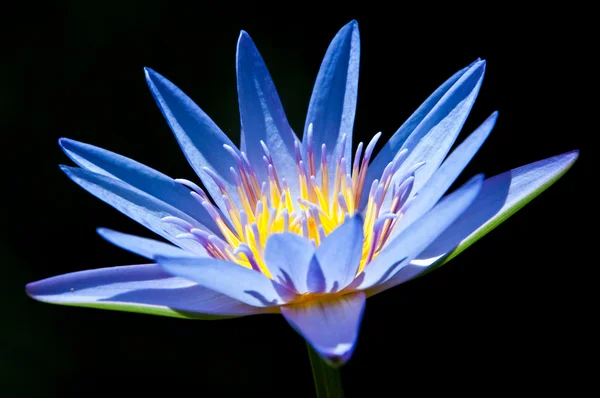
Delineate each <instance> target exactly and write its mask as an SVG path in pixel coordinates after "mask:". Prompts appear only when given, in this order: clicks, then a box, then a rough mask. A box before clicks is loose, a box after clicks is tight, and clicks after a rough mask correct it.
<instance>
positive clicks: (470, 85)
mask: <svg viewBox="0 0 600 398" xmlns="http://www.w3.org/2000/svg"><path fill="white" fill-rule="evenodd" d="M484 72H485V61H477V62H475V63H474V64H472V65H471V67H470V68H469V69H468V70H467V71H466V72H465V73H464V74H463V75H462V76H460V78H459V79H458V80H457V81H456V83H454V84H453V85H452V87H451V88H450V89H449V90H448V91H447V92H446V93H445V94H444V95H443V96H442V98H441V99H440V100H439V102H438V103H437V104H436V105H435V106H434V107H433V108H432V109H431V111H430V112H429V113H428V114H427V116H425V117H424V118H423V120H422V121H421V123H419V125H418V126H417V127H416V128H415V129H414V131H413V132H412V133H411V134H410V136H409V137H408V138H407V139H406V141H405V142H404V143H403V144H402V147H401V148H400V150H403V149H407V150H408V151H409V154H408V157H407V158H406V160H404V162H403V163H402V165H401V166H400V168H399V169H398V171H397V172H396V174H395V176H396V178H399V177H402V176H403V175H404V174H405V173H406V172H407V171H408V169H409V168H410V167H412V166H413V165H414V164H415V163H418V162H425V164H424V165H423V167H420V168H419V170H418V171H417V172H416V173H415V180H414V186H413V190H412V192H417V191H418V190H419V189H420V188H421V187H422V186H423V184H424V183H425V182H427V180H428V179H429V177H431V175H432V174H433V173H434V172H435V171H436V170H437V168H438V167H439V165H440V164H441V163H442V161H443V160H444V158H445V157H446V155H447V154H448V151H450V148H451V147H452V144H453V143H454V141H455V140H456V137H457V136H458V133H459V132H460V130H461V128H462V126H463V124H464V122H465V120H466V119H467V116H468V114H469V112H470V111H471V108H472V106H473V103H474V102H475V99H476V98H477V94H478V93H479V88H480V87H481V82H482V80H483V75H484ZM369 169H370V167H369ZM377 177H378V176H375V175H371V178H372V179H375V178H377ZM370 181H372V180H367V184H369V183H370ZM367 186H369V185H367ZM366 199H367V198H366V195H363V199H362V202H361V207H363V206H364V205H365V204H366ZM390 200H391V198H390V195H388V197H387V198H386V201H385V204H384V208H385V207H387V205H388V204H389V201H390Z"/></svg>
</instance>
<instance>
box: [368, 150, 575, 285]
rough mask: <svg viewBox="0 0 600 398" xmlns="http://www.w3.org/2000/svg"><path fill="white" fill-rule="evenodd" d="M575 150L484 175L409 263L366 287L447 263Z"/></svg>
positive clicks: (542, 185)
mask: <svg viewBox="0 0 600 398" xmlns="http://www.w3.org/2000/svg"><path fill="white" fill-rule="evenodd" d="M578 155H579V152H578V151H572V152H567V153H564V154H562V155H558V156H553V157H551V158H548V159H544V160H540V161H538V162H535V163H530V164H528V165H526V166H522V167H519V168H516V169H513V170H511V171H507V172H505V173H502V174H499V175H497V176H494V177H491V178H488V179H487V180H485V181H484V183H483V187H482V188H481V191H480V192H479V194H478V196H477V198H476V199H475V200H474V201H473V203H472V204H471V205H470V206H469V208H467V210H465V212H464V213H463V215H462V216H461V217H460V218H459V219H457V220H456V221H454V223H453V224H452V225H450V227H448V229H446V230H445V231H444V232H443V233H442V234H441V235H440V236H439V237H438V238H437V239H436V240H435V241H434V242H433V243H431V244H430V245H429V246H428V247H427V248H426V249H425V250H424V251H423V252H422V253H421V254H419V255H418V256H417V259H415V260H413V261H412V263H411V264H410V266H407V267H405V269H402V270H401V272H398V274H396V275H395V276H394V277H393V278H391V279H390V280H388V281H387V282H386V283H384V284H382V285H379V286H376V287H375V288H373V289H371V290H369V295H373V294H376V293H379V292H382V291H384V290H387V289H389V288H391V287H394V286H396V285H399V284H400V283H403V282H406V281H408V280H410V279H412V278H414V277H415V276H417V275H419V274H421V273H423V272H425V271H427V272H429V271H431V270H434V269H435V268H437V267H439V266H441V265H442V264H445V263H447V262H448V261H450V260H451V259H453V258H454V257H455V256H457V255H458V254H460V253H461V252H462V251H463V250H465V249H466V248H468V247H469V246H471V245H472V244H473V243H475V242H477V241H478V240H479V239H481V238H482V237H483V236H485V235H486V234H487V233H488V232H490V231H491V230H493V229H494V228H496V227H497V226H498V225H500V224H501V223H502V222H504V221H505V220H506V219H508V218H509V217H510V216H512V215H513V214H514V213H515V212H517V211H518V210H519V209H520V208H522V207H523V206H525V205H526V204H527V203H529V201H531V200H532V199H533V198H535V197H536V196H538V195H539V194H541V193H542V192H543V191H545V190H546V189H547V188H548V187H549V186H550V185H552V184H553V183H555V182H556V181H557V180H558V179H559V178H560V177H562V176H563V175H564V174H565V173H566V172H567V170H568V169H569V168H570V167H571V166H572V165H573V163H574V162H575V160H577V157H578Z"/></svg>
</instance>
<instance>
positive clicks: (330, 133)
mask: <svg viewBox="0 0 600 398" xmlns="http://www.w3.org/2000/svg"><path fill="white" fill-rule="evenodd" d="M359 58H360V37H359V33H358V23H357V22H356V21H351V22H349V23H348V24H346V25H345V26H344V27H343V28H342V29H340V31H339V32H338V33H337V34H336V35H335V37H334V38H333V40H332V41H331V44H330V45H329V48H328V49H327V52H326V53H325V57H324V59H323V62H322V63H321V68H320V69H319V74H318V75H317V80H316V82H315V86H314V88H313V92H312V96H311V98H310V104H309V106H308V114H307V116H306V124H305V126H304V135H303V137H302V140H303V142H302V145H303V149H304V151H305V153H306V149H307V140H306V134H307V131H308V126H309V125H310V124H311V123H312V124H313V142H314V143H315V145H316V146H317V148H319V147H320V146H321V144H325V145H326V147H327V148H326V149H327V161H328V162H329V164H330V165H333V164H335V163H334V159H335V158H336V156H337V154H338V153H340V151H341V152H342V153H343V154H344V157H345V158H346V160H347V162H346V165H347V172H349V171H350V163H351V162H350V159H351V158H352V157H351V149H352V129H353V126H354V114H355V112H356V96H357V92H358V68H359V66H358V65H359ZM246 133H247V132H246ZM343 134H345V135H346V144H345V147H344V148H341V145H342V141H341V137H342V135H343ZM320 159H321V153H320V151H319V150H317V151H315V162H316V164H317V165H318V164H319V162H320ZM334 173H335V167H332V166H330V167H329V176H330V177H329V181H334V178H333V175H334Z"/></svg>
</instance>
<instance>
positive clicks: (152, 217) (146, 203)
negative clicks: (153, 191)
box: [61, 166, 206, 255]
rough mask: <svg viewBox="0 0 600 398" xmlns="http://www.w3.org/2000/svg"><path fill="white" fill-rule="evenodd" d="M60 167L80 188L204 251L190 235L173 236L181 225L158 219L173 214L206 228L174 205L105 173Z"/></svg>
mask: <svg viewBox="0 0 600 398" xmlns="http://www.w3.org/2000/svg"><path fill="white" fill-rule="evenodd" d="M61 170H62V171H64V172H65V174H66V175H67V176H68V177H69V178H70V179H71V180H73V181H74V182H75V183H77V184H78V185H79V186H81V187H82V188H83V189H85V190H86V191H88V192H89V193H91V194H92V195H94V196H96V197H97V198H99V199H101V200H103V201H104V202H106V203H108V204H109V205H111V206H113V207H114V208H115V209H117V210H119V211H120V212H121V213H123V214H125V215H126V216H129V217H131V218H132V219H134V220H135V221H137V222H139V223H140V224H142V225H143V226H145V227H146V228H148V229H150V230H151V231H153V232H154V233H156V234H158V235H160V236H162V237H163V238H165V239H167V240H169V241H170V242H172V243H174V244H176V245H177V246H179V247H182V248H184V249H187V250H189V251H191V252H193V253H197V254H198V255H204V253H206V251H205V250H204V248H203V247H202V245H200V243H198V242H195V241H193V240H190V239H177V238H175V237H176V236H177V235H179V234H180V233H182V232H183V231H182V229H181V228H180V227H177V226H175V225H173V224H169V223H165V222H163V221H162V218H163V217H166V216H174V217H178V218H181V219H182V220H185V221H187V222H188V223H190V224H191V225H192V226H194V228H199V229H204V230H206V228H205V227H204V226H203V225H201V224H200V223H198V222H197V221H196V220H194V219H193V218H191V217H190V216H188V215H186V214H184V213H183V212H181V211H179V210H178V209H176V208H174V207H172V206H170V205H168V204H166V203H165V202H162V201H160V200H158V199H156V198H155V197H153V196H150V195H148V194H147V193H144V192H142V191H140V190H138V189H136V188H134V187H132V186H131V185H129V184H126V183H124V182H122V181H119V180H116V179H114V178H111V177H108V176H105V175H101V174H97V173H92V172H91V171H88V170H85V169H79V168H74V167H67V166H61Z"/></svg>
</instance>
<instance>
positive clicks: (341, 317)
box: [281, 292, 366, 366]
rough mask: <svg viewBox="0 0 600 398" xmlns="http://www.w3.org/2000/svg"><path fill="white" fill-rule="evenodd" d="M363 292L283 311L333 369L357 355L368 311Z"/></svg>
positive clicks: (308, 302)
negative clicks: (359, 338) (364, 317)
mask: <svg viewBox="0 0 600 398" xmlns="http://www.w3.org/2000/svg"><path fill="white" fill-rule="evenodd" d="M365 303H366V298H365V294H364V293H363V292H356V293H351V294H347V295H344V296H337V297H335V296H334V297H331V298H324V299H322V300H313V301H306V302H303V303H299V304H291V305H288V306H284V307H281V314H282V315H283V316H284V317H285V319H286V320H287V321H288V322H289V323H290V325H291V326H292V327H293V328H294V329H295V330H296V331H297V332H298V333H299V334H300V335H301V336H302V337H304V338H305V339H306V341H308V343H309V344H310V345H311V346H312V347H313V348H314V349H315V351H316V352H317V353H319V355H321V357H322V358H323V359H324V360H325V361H327V362H328V363H329V364H331V365H333V366H339V365H342V364H344V363H345V362H347V361H348V360H349V359H350V357H351V356H352V353H353V351H354V347H355V345H356V340H357V338H358V331H359V328H360V322H361V320H362V316H363V313H364V309H365Z"/></svg>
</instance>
